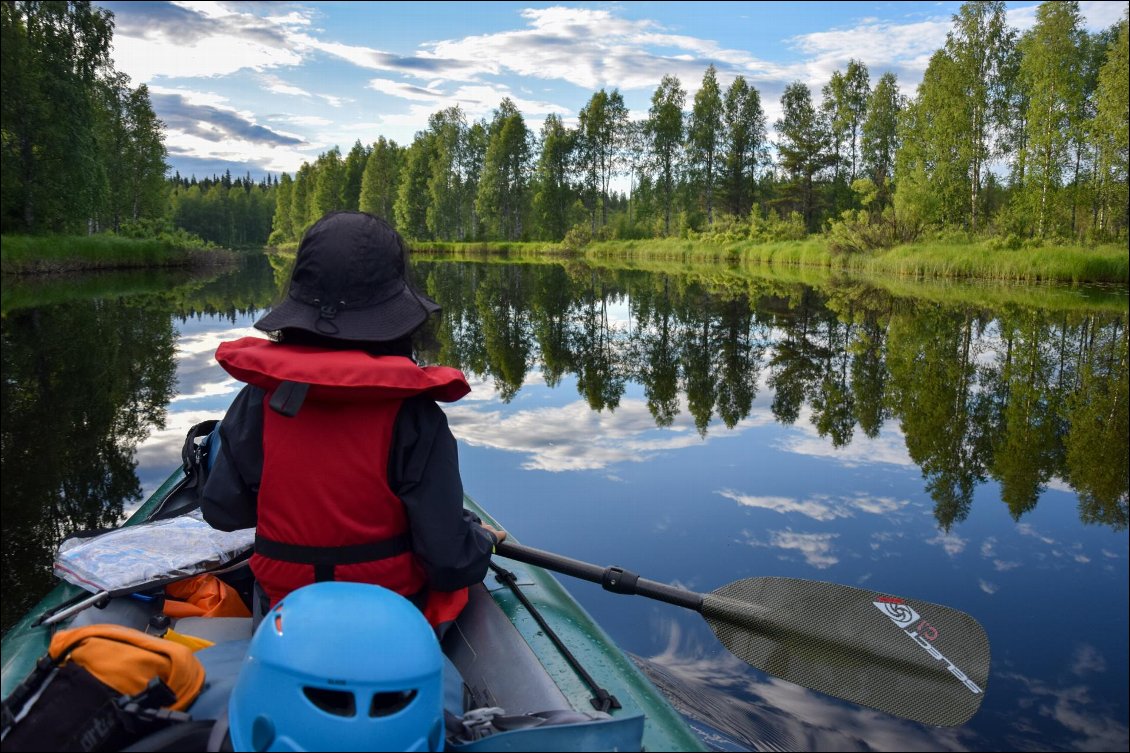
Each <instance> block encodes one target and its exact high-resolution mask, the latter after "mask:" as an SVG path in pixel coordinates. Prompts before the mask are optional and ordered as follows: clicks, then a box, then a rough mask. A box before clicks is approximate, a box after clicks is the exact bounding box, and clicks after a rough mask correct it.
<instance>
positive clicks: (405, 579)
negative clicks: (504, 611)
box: [202, 212, 506, 631]
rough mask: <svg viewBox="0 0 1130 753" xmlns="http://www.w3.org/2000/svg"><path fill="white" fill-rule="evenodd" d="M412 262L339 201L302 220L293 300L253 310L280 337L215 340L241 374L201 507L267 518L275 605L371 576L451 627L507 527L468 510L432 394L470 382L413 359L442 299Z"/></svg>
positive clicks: (264, 554)
mask: <svg viewBox="0 0 1130 753" xmlns="http://www.w3.org/2000/svg"><path fill="white" fill-rule="evenodd" d="M406 270H407V249H406V246H405V243H404V240H403V239H402V238H401V237H400V235H399V234H398V233H397V232H396V231H395V230H394V229H393V228H392V227H391V226H390V225H389V224H388V223H386V222H385V221H384V220H382V219H380V218H378V217H375V216H373V215H371V214H367V213H364V212H331V213H329V214H327V215H326V216H324V217H322V218H321V219H320V220H318V222H316V223H315V224H314V225H313V226H312V227H311V228H310V229H309V230H308V231H307V232H306V234H305V236H304V237H303V239H302V242H301V244H300V245H299V248H298V255H297V258H296V260H295V265H294V272H293V274H292V276H291V280H290V287H289V290H288V293H287V296H286V298H285V299H284V300H283V301H282V303H280V304H279V305H278V306H276V307H274V308H273V309H272V310H271V311H270V312H269V313H268V314H267V315H266V316H264V317H263V318H261V319H260V320H259V321H258V322H256V323H255V327H256V328H257V329H259V330H262V331H264V332H267V333H268V334H269V336H270V338H271V339H270V340H265V339H262V338H259V337H245V338H242V339H239V340H235V341H231V342H225V343H223V344H221V345H220V347H219V349H218V350H217V351H216V360H217V361H218V362H219V363H220V365H221V366H222V367H223V368H224V369H225V370H226V371H227V372H228V373H229V374H231V375H232V376H234V377H235V378H236V379H239V380H240V381H242V382H246V386H245V387H244V388H243V389H242V390H241V391H240V393H239V394H238V395H237V396H236V398H235V400H234V402H233V403H232V405H231V407H230V408H229V409H228V412H227V414H226V415H225V416H224V419H223V421H222V422H221V423H220V426H219V438H220V453H219V456H218V458H217V460H216V462H215V465H214V466H213V468H212V470H211V473H210V475H209V477H208V481H207V483H206V485H205V487H204V490H203V495H202V508H203V513H204V518H205V520H207V521H208V523H209V524H211V525H212V526H213V527H214V528H218V529H221V530H234V529H237V528H248V527H252V526H255V527H256V536H255V552H254V554H253V556H252V558H251V569H252V571H253V572H254V574H255V577H256V580H257V583H258V585H259V586H260V587H261V589H262V591H263V592H264V593H265V595H266V597H267V600H268V601H269V604H270V606H273V605H274V604H276V603H277V602H278V601H279V600H280V599H282V598H283V597H284V596H286V595H287V594H288V593H290V592H291V591H293V590H295V589H297V588H299V587H301V586H304V585H307V584H310V583H313V582H316V581H326V580H339V581H355V582H362V583H375V584H377V585H381V586H384V587H386V588H389V589H391V590H393V591H396V592H397V593H400V594H402V595H404V596H406V597H408V598H409V599H411V600H412V601H413V602H414V603H415V604H416V605H417V606H418V607H419V608H420V609H421V611H423V613H424V616H425V617H426V618H427V619H428V621H429V622H430V623H431V624H432V626H433V627H435V628H437V631H442V627H443V626H444V625H446V624H449V623H450V621H452V620H454V619H455V617H456V616H457V615H458V614H459V612H460V611H461V610H462V609H463V607H464V606H465V605H466V604H467V598H468V596H467V587H468V586H470V585H472V584H474V583H477V582H479V581H481V580H482V579H483V577H484V576H485V574H486V571H487V565H488V563H489V561H490V556H491V552H492V550H493V548H494V546H495V545H496V544H497V543H498V542H500V541H502V540H503V539H505V537H506V533H505V532H504V531H501V530H495V529H494V528H492V527H490V526H488V525H483V524H481V521H480V520H479V519H478V518H477V517H475V516H473V515H472V514H471V513H470V512H468V511H466V510H464V509H463V485H462V481H461V478H460V475H459V461H458V454H457V446H456V440H455V437H454V436H453V435H452V433H451V430H450V429H449V427H448V424H447V417H446V415H445V414H444V412H443V410H442V409H441V408H440V407H439V406H438V405H437V404H436V401H437V400H439V401H444V402H451V401H454V400H458V399H459V398H461V397H463V396H464V395H466V394H467V393H468V392H470V387H469V386H468V385H467V382H466V379H465V378H464V376H463V374H462V373H461V372H459V371H458V370H456V369H453V368H448V367H442V366H430V367H420V366H418V365H417V364H416V362H415V360H414V359H413V349H412V335H413V333H414V332H415V331H416V330H417V329H419V328H420V327H421V326H422V325H423V324H424V323H425V321H427V319H428V317H429V316H430V315H431V314H434V313H436V312H438V311H439V310H440V307H439V305H438V304H437V303H436V302H435V301H433V300H431V299H430V298H428V297H427V296H425V295H423V294H421V293H418V292H416V291H415V290H413V288H412V287H411V286H410V285H409V283H408V280H407V276H406ZM264 611H265V609H264Z"/></svg>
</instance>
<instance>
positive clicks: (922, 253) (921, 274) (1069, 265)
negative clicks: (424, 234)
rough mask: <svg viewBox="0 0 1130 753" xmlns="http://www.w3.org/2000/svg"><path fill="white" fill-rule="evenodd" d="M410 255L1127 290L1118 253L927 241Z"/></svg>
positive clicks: (427, 248)
mask: <svg viewBox="0 0 1130 753" xmlns="http://www.w3.org/2000/svg"><path fill="white" fill-rule="evenodd" d="M412 248H413V249H414V250H416V251H420V252H426V253H444V254H467V255H474V254H481V253H502V254H506V255H508V256H511V257H515V258H523V257H529V256H540V255H551V256H579V257H582V258H585V259H589V260H600V259H606V260H607V259H616V260H623V261H656V262H665V261H674V262H722V263H727V264H740V265H765V266H770V267H783V268H789V267H793V268H804V267H817V268H824V269H826V270H829V271H832V272H850V273H856V274H866V275H869V276H879V275H884V276H890V277H897V278H908V277H909V278H917V279H943V280H986V281H995V282H1067V283H1076V284H1078V283H1089V282H1095V283H1116V284H1121V285H1125V284H1128V283H1130V252H1128V251H1127V249H1126V247H1125V246H1120V245H1116V244H1107V245H1102V246H1095V247H1087V246H1057V245H1047V246H1041V247H1038V248H1020V249H1008V248H996V247H995V244H994V241H992V240H985V241H977V242H965V243H956V242H943V241H931V242H925V243H918V244H914V245H906V246H896V247H895V248H891V249H884V250H880V251H875V252H872V253H867V254H834V253H833V252H832V251H831V250H830V249H829V247H828V244H827V242H825V241H824V240H823V239H821V238H807V239H805V240H799V241H777V242H773V243H754V242H751V241H735V242H723V243H717V242H705V241H700V240H683V239H671V238H661V239H653V240H638V241H598V242H594V243H591V244H589V245H587V246H585V247H583V248H582V249H579V250H576V251H572V250H570V249H567V248H566V247H565V246H564V245H562V244H559V243H545V242H533V243H450V242H429V241H421V242H417V243H413V244H412Z"/></svg>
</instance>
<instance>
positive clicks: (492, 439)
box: [445, 382, 752, 472]
mask: <svg viewBox="0 0 1130 753" xmlns="http://www.w3.org/2000/svg"><path fill="white" fill-rule="evenodd" d="M478 385H479V386H476V385H475V384H472V392H471V395H472V396H474V395H476V393H478V394H479V396H480V398H481V399H484V400H488V399H490V391H491V390H492V389H493V388H492V387H491V386H490V383H489V382H479V383H478ZM445 412H446V413H447V418H448V423H449V424H450V425H451V430H452V432H453V433H454V434H455V436H456V438H457V439H458V440H459V441H460V442H462V443H466V444H469V445H473V446H478V447H490V448H492V449H498V450H504V451H507V452H515V453H519V454H523V455H526V456H527V459H526V460H525V461H524V462H523V463H522V467H523V468H526V469H528V470H542V471H553V472H560V471H586V470H601V469H604V468H608V467H610V466H614V465H616V464H618V463H627V462H643V461H646V460H650V459H651V458H653V457H654V456H655V455H657V454H659V453H662V452H665V451H668V450H677V449H680V448H683V447H692V446H700V445H702V444H703V443H706V442H716V441H725V439H726V438H728V437H736V436H739V435H740V434H741V432H742V430H743V429H744V428H747V427H748V426H750V425H752V423H747V422H741V423H739V424H738V425H737V426H735V427H734V429H733V430H731V431H727V432H723V433H716V434H709V435H707V437H706V438H705V439H703V438H702V437H700V436H699V434H698V432H697V431H696V430H695V427H694V419H693V417H692V416H691V415H690V413H689V411H687V410H686V406H685V405H684V406H683V408H682V410H681V411H680V413H679V416H678V418H676V419H675V422H674V424H673V425H672V426H670V427H668V428H665V429H657V428H656V426H655V419H654V418H653V417H652V415H651V412H650V411H648V409H647V403H646V402H644V401H643V400H636V399H627V400H622V401H621V402H620V405H619V406H618V407H617V408H616V412H615V414H614V415H613V414H612V413H611V412H609V411H603V412H599V413H598V412H596V411H594V410H592V408H591V407H589V405H588V403H586V402H584V401H582V400H577V401H574V402H572V403H569V404H568V405H563V406H557V407H550V408H532V409H528V410H518V411H515V412H512V413H504V412H503V411H501V410H489V409H485V408H484V406H483V405H481V404H475V403H474V402H469V401H468V400H467V399H464V400H461V401H460V402H458V403H456V404H454V405H452V406H450V407H447V408H445Z"/></svg>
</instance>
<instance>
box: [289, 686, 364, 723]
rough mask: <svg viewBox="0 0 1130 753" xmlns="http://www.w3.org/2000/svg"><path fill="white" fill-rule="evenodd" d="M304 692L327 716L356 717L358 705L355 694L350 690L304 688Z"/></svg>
mask: <svg viewBox="0 0 1130 753" xmlns="http://www.w3.org/2000/svg"><path fill="white" fill-rule="evenodd" d="M302 692H303V693H304V694H305V695H306V697H307V698H308V699H310V703H312V704H314V705H315V706H317V707H318V708H320V709H321V710H322V711H325V712H326V713H327V714H333V715H334V716H356V715H357V703H356V701H354V699H353V693H351V692H349V691H348V690H327V689H326V688H312V687H309V686H307V687H304V688H302Z"/></svg>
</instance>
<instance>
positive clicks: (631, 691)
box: [2, 469, 707, 751]
mask: <svg viewBox="0 0 1130 753" xmlns="http://www.w3.org/2000/svg"><path fill="white" fill-rule="evenodd" d="M184 479H185V476H184V473H183V472H182V471H181V470H180V469H178V470H177V471H176V472H175V473H173V475H172V476H171V477H170V478H169V479H168V480H167V481H166V482H165V483H164V484H163V485H162V486H161V487H160V488H159V489H158V490H157V491H156V492H155V493H154V494H153V495H152V497H151V498H150V499H149V500H147V501H146V502H145V503H144V504H143V505H142V506H141V508H140V509H139V510H138V511H137V512H136V513H135V514H133V515H132V516H131V517H130V519H129V520H128V521H127V522H126V523H125V524H124V525H125V526H131V525H136V524H138V523H142V522H147V521H150V520H153V519H158V518H167V517H169V516H170V515H175V514H178V513H180V512H184V511H185V510H187V507H188V505H189V504H190V503H188V502H187V500H188V499H189V495H186V494H185V493H184V491H183V488H182V487H183V486H184ZM465 505H466V507H467V508H468V509H470V510H472V511H473V512H474V513H475V514H477V515H479V516H480V517H481V518H482V519H483V521H484V522H487V523H491V524H494V525H498V521H495V520H494V519H493V518H492V517H491V516H490V515H489V514H488V513H487V512H486V511H485V510H483V509H482V508H481V507H479V506H478V505H477V504H476V503H475V502H474V501H472V500H471V499H470V498H467V499H466V500H465ZM182 506H183V507H185V510H181V509H179V508H180V507H182ZM499 527H501V526H499ZM494 565H495V566H494V567H492V569H491V571H490V572H489V573H488V575H487V577H486V579H485V580H484V582H483V583H482V584H481V585H477V586H475V587H474V588H472V589H471V600H470V603H469V604H468V606H467V608H466V609H465V610H464V612H463V613H462V615H461V616H460V617H459V619H458V620H457V622H456V624H455V626H454V627H453V628H452V629H451V630H449V631H448V632H447V634H446V635H445V637H444V640H443V642H442V648H443V650H444V653H445V655H446V656H447V658H448V659H450V661H451V663H453V664H454V665H455V667H457V668H458V670H459V673H460V674H461V675H462V681H463V683H464V697H465V699H467V704H468V705H467V708H469V709H470V708H480V707H493V708H496V709H501V710H505V714H506V715H508V716H511V717H512V716H515V715H541V716H543V717H544V716H547V714H546V712H551V713H550V714H549V715H548V716H550V717H553V715H554V714H556V717H555V718H558V719H564V720H566V721H561V722H557V723H552V724H548V725H543V726H541V727H539V728H538V729H536V730H532V731H523V730H519V731H512V732H503V733H500V734H497V735H494V736H493V738H494V739H492V738H491V737H485V738H483V739H482V740H479V741H478V742H477V743H472V744H471V745H469V746H464V747H465V748H466V749H468V750H472V749H473V750H671V751H676V750H706V749H707V748H706V747H705V746H704V744H703V742H702V740H701V739H700V738H699V737H698V736H697V735H696V734H695V732H694V731H693V730H692V729H691V727H690V726H689V725H688V724H687V722H686V720H685V719H684V718H683V717H682V716H681V715H680V714H679V713H678V712H677V711H675V709H674V708H673V707H672V706H671V705H670V703H668V701H667V700H666V699H665V698H664V697H663V695H662V694H661V693H660V692H659V690H658V689H657V688H656V687H655V686H654V685H653V684H652V683H651V681H650V680H648V679H647V678H646V677H645V676H644V675H643V674H642V673H641V672H640V670H639V669H638V668H637V667H636V665H635V664H634V663H633V662H632V660H631V659H630V658H629V657H628V656H626V655H625V653H624V652H623V651H621V650H620V649H619V648H618V647H617V646H616V644H615V643H614V642H613V641H612V639H611V638H610V637H609V636H608V635H607V634H606V633H605V632H604V630H602V629H601V628H600V626H599V625H597V624H596V623H595V622H594V621H593V619H592V618H591V617H590V616H589V615H588V614H587V613H586V612H585V610H584V609H583V608H582V607H581V606H580V605H579V604H578V603H577V601H576V600H575V599H573V597H572V596H570V594H569V593H568V591H566V590H565V589H564V588H563V587H562V586H561V584H560V583H559V582H558V581H557V580H556V578H555V577H554V576H553V575H551V574H550V573H549V572H548V571H546V570H544V569H542V568H540V567H535V566H532V565H529V564H524V563H519V562H515V561H512V560H508V559H506V558H504V557H501V556H497V555H496V556H495V558H494ZM89 596H90V594H89V593H88V592H87V591H84V590H82V589H80V588H79V587H77V586H74V585H72V584H70V583H67V582H62V581H61V582H60V585H59V586H57V587H56V588H55V589H54V590H53V591H52V592H51V593H49V594H48V595H47V596H46V597H45V598H44V599H43V600H42V601H40V602H39V604H37V605H36V606H35V608H33V609H32V610H31V611H30V612H29V613H28V614H27V615H26V616H25V617H24V618H23V619H22V620H21V621H20V622H19V623H17V624H16V625H15V626H14V627H12V629H11V630H9V631H8V632H7V634H5V636H4V638H3V678H2V680H3V697H4V698H5V699H7V698H8V697H9V696H10V694H11V693H12V691H13V690H14V689H15V688H16V687H17V686H18V685H19V684H20V683H21V682H22V681H23V680H24V679H25V678H26V677H28V676H29V674H30V673H31V672H32V670H33V669H34V667H35V664H36V661H37V660H38V659H39V658H40V657H42V656H43V655H44V654H45V653H46V652H47V648H48V644H49V642H50V639H51V636H52V635H53V634H54V632H55V631H57V630H60V629H65V628H69V627H78V626H82V625H88V624H95V623H114V624H122V625H126V626H129V627H136V628H141V629H143V628H144V627H145V625H146V624H147V622H148V620H149V618H150V617H151V616H152V613H153V610H155V609H157V608H158V607H150V606H147V605H146V603H145V602H143V601H140V600H139V599H137V598H131V597H130V596H128V595H122V596H118V597H114V598H108V599H104V600H103V601H102V602H100V603H99V604H98V605H97V606H94V607H90V608H85V609H78V611H76V612H75V613H74V614H67V611H66V610H71V609H76V605H77V604H79V603H81V602H82V601H83V600H84V599H85V600H86V601H89V599H88V598H86V597H89ZM158 603H159V602H158ZM53 615H56V619H57V616H58V615H67V616H65V617H64V618H63V619H58V620H57V621H55V622H53V623H52V624H44V622H43V620H44V618H45V617H47V618H51V616H53ZM185 620H188V622H186V621H185ZM174 627H175V628H176V629H177V632H183V633H187V634H189V635H195V636H199V637H203V638H205V639H207V640H210V641H212V642H213V643H214V644H215V645H213V646H211V647H209V648H206V649H204V650H202V651H199V652H197V656H198V657H200V659H201V661H202V663H203V664H204V666H205V669H206V671H207V685H206V686H205V687H206V692H205V693H202V695H201V696H200V697H199V698H197V700H196V701H195V702H194V704H193V706H191V707H189V709H188V713H189V714H191V715H192V717H193V720H194V722H198V723H199V722H205V721H206V720H208V719H211V718H213V717H215V718H217V719H220V718H221V717H224V716H226V708H227V698H226V695H225V694H226V693H227V692H229V691H230V689H231V686H232V684H233V683H234V680H235V675H237V674H238V671H239V668H240V666H241V663H242V656H243V654H244V653H245V651H246V647H247V645H248V643H249V638H250V636H251V632H252V628H251V620H250V618H246V619H242V618H215V620H214V621H213V622H211V623H210V622H209V621H208V619H207V618H185V619H182V620H181V621H180V622H179V623H175V624H174ZM214 657H223V659H222V660H221V659H216V658H214ZM233 657H234V659H233ZM600 709H603V711H601V710H600ZM580 715H584V717H585V718H586V719H587V720H595V723H594V722H593V721H588V722H587V723H576V720H577V718H578V717H579V716H580ZM197 726H199V724H198V725H197ZM143 742H144V741H143ZM449 747H451V746H450V741H449ZM455 747H458V746H455ZM139 749H141V748H139ZM371 749H374V750H375V749H380V743H379V742H375V743H374V747H373V748H371Z"/></svg>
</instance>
